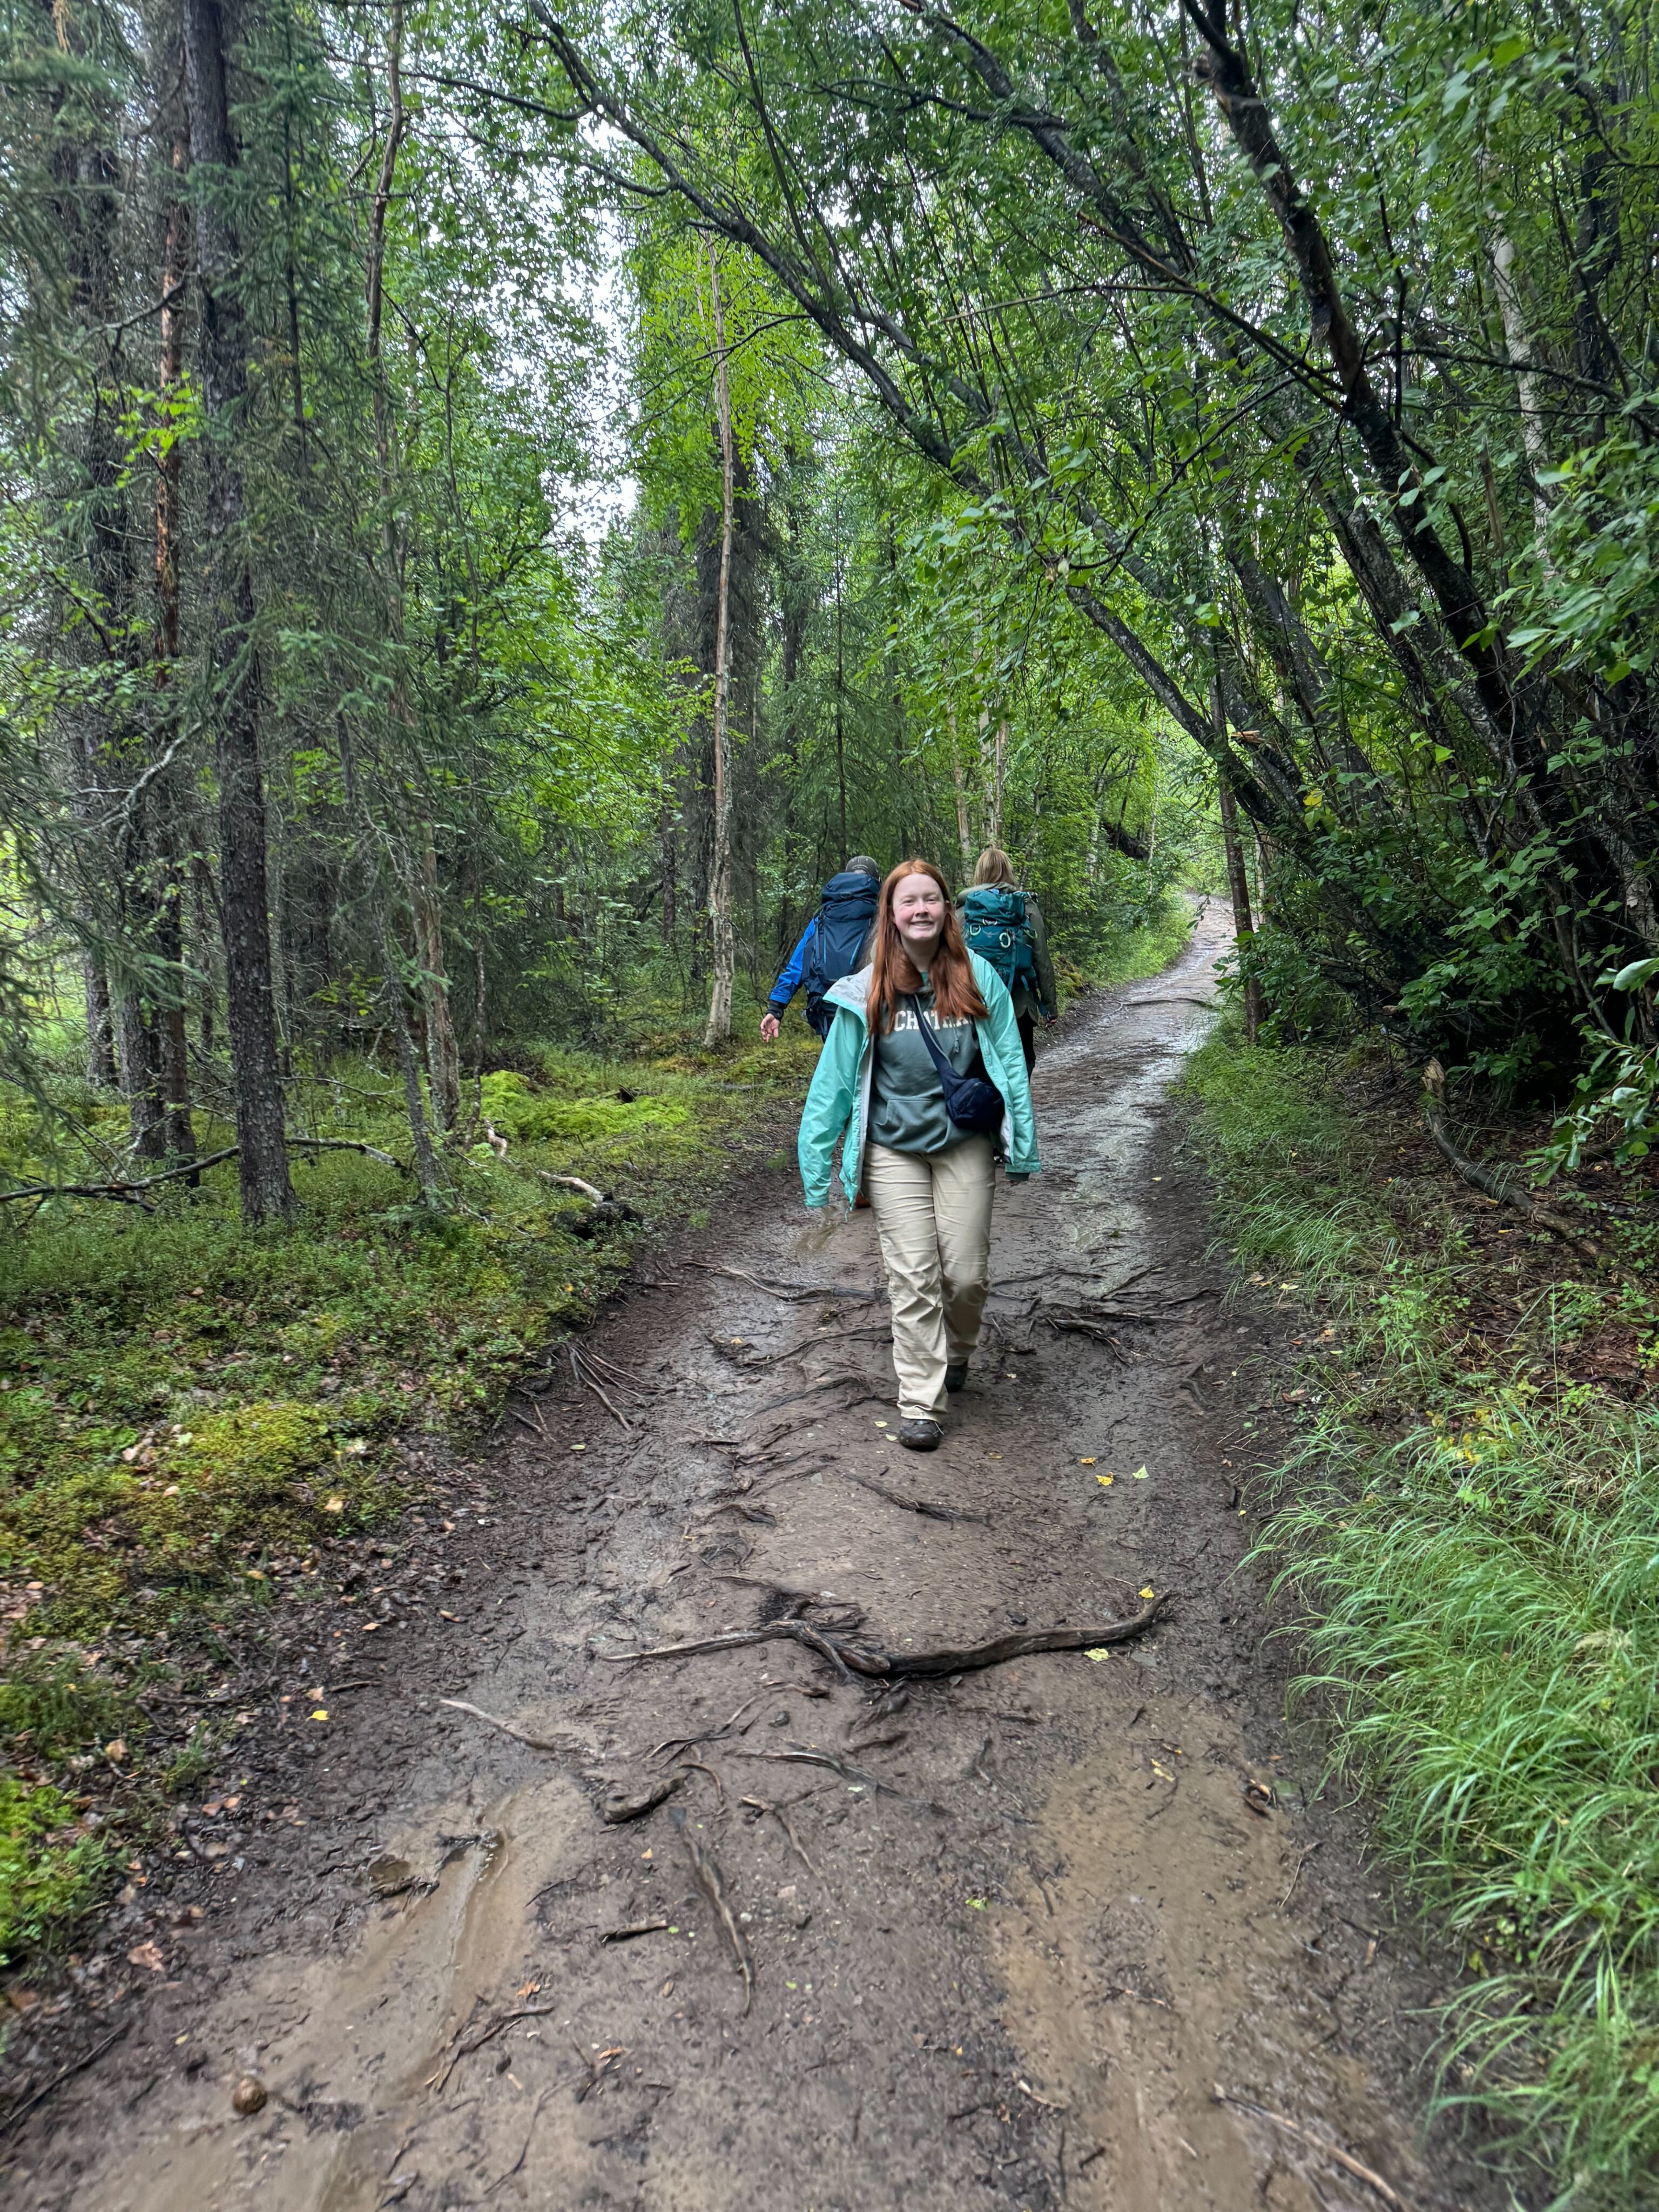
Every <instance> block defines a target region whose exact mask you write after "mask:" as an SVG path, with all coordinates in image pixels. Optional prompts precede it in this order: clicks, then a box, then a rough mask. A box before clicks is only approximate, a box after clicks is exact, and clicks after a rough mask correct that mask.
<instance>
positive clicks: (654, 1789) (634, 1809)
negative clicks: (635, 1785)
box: [599, 1773, 684, 1828]
mask: <svg viewBox="0 0 1659 2212" xmlns="http://www.w3.org/2000/svg"><path fill="white" fill-rule="evenodd" d="M683 1780H684V1776H682V1775H680V1774H678V1773H676V1774H666V1775H665V1776H664V1777H663V1778H662V1780H661V1781H660V1782H653V1783H652V1784H650V1786H649V1787H648V1788H647V1789H644V1790H635V1793H634V1795H633V1796H631V1797H622V1796H611V1797H607V1798H606V1799H605V1802H604V1804H603V1805H601V1806H600V1808H599V1818H600V1820H603V1821H604V1822H605V1826H607V1827H610V1828H619V1827H621V1826H622V1825H623V1821H624V1820H643V1819H644V1818H645V1815H646V1814H647V1813H651V1812H654V1811H655V1810H656V1808H657V1807H658V1806H659V1805H660V1804H661V1802H662V1801H663V1799H664V1798H665V1797H671V1796H673V1794H674V1792H675V1791H676V1790H678V1788H679V1786H680V1784H681V1782H682V1781H683Z"/></svg>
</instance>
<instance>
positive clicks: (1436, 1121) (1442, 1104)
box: [1423, 1060, 1601, 1267]
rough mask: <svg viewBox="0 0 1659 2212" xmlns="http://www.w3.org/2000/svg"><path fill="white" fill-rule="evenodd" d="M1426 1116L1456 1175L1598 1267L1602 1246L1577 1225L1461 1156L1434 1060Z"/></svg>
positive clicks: (1426, 1081)
mask: <svg viewBox="0 0 1659 2212" xmlns="http://www.w3.org/2000/svg"><path fill="white" fill-rule="evenodd" d="M1423 1112H1424V1115H1425V1119H1426V1120H1427V1121H1428V1125H1429V1134H1430V1135H1431V1137H1432V1138H1433V1139H1434V1141H1435V1144H1436V1145H1437V1147H1438V1148H1439V1151H1440V1153H1441V1156H1442V1158H1443V1159H1444V1160H1445V1161H1446V1162H1447V1164H1448V1165H1449V1167H1450V1169H1451V1170H1452V1172H1453V1174H1454V1175H1455V1176H1459V1177H1461V1178H1462V1181H1463V1182H1466V1183H1469V1184H1471V1185H1472V1186H1473V1187H1474V1188H1475V1189H1476V1190H1478V1191H1480V1192H1481V1193H1482V1194H1483V1195H1484V1196H1486V1197H1487V1198H1490V1199H1492V1200H1493V1201H1494V1203H1496V1204H1497V1205H1498V1206H1509V1207H1510V1208H1511V1210H1512V1211H1513V1212H1516V1213H1518V1214H1520V1215H1521V1216H1522V1218H1523V1219H1524V1220H1528V1221H1535V1222H1536V1223H1537V1224H1538V1226H1539V1227H1540V1228H1541V1229H1547V1230H1548V1231H1549V1232H1550V1234H1551V1235H1552V1236H1553V1237H1559V1238H1560V1239H1561V1241H1562V1243H1564V1244H1571V1247H1572V1249H1573V1250H1574V1251H1575V1252H1577V1254H1578V1255H1580V1257H1581V1258H1583V1259H1585V1260H1588V1261H1589V1263H1590V1265H1591V1266H1592V1267H1599V1266H1600V1264H1601V1249H1600V1248H1599V1246H1597V1245H1595V1244H1594V1243H1591V1242H1590V1240H1589V1237H1582V1236H1580V1234H1579V1233H1578V1230H1577V1226H1576V1225H1575V1224H1574V1223H1572V1222H1571V1221H1569V1220H1568V1219H1567V1218H1566V1217H1565V1215H1564V1214H1559V1213H1557V1212H1555V1211H1554V1210H1553V1207H1550V1206H1540V1205H1539V1203H1538V1201H1537V1200H1536V1199H1532V1198H1528V1197H1526V1196H1524V1195H1523V1194H1522V1193H1521V1192H1520V1191H1518V1190H1516V1188H1514V1186H1513V1184H1512V1182H1511V1181H1510V1177H1509V1176H1504V1175H1499V1174H1498V1173H1497V1172H1496V1171H1495V1170H1493V1169H1492V1168H1483V1167H1482V1166H1481V1165H1480V1162H1479V1161H1478V1160H1472V1159H1471V1158H1469V1157H1468V1153H1467V1152H1459V1150H1458V1149H1457V1146H1455V1144H1454V1142H1453V1141H1452V1135H1451V1132H1450V1130H1449V1127H1447V1124H1446V1073H1445V1070H1444V1069H1443V1067H1442V1066H1441V1065H1440V1062H1439V1061H1438V1060H1431V1061H1430V1062H1429V1064H1428V1066H1426V1067H1425V1069H1424V1071H1423Z"/></svg>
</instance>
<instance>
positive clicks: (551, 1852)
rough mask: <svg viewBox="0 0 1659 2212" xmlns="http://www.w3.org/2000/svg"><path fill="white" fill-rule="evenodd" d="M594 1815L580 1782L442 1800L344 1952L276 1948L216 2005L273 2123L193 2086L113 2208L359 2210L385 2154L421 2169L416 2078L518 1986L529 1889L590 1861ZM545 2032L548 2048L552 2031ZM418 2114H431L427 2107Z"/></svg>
mask: <svg viewBox="0 0 1659 2212" xmlns="http://www.w3.org/2000/svg"><path fill="white" fill-rule="evenodd" d="M591 1825H592V1813H591V1811H590V1809H589V1807H588V1804H587V1802H586V1798H585V1797H584V1796H583V1795H582V1793H581V1792H580V1790H578V1789H577V1788H576V1787H575V1785H574V1784H573V1783H571V1782H569V1781H568V1780H566V1779H564V1778H550V1779H547V1780H544V1781H538V1782H535V1783H533V1784H529V1785H527V1786H526V1788H524V1789H522V1790H515V1791H513V1793H512V1795H511V1796H507V1797H505V1798H503V1799H501V1801H500V1802H498V1803H495V1804H493V1805H489V1806H487V1807H483V1808H479V1807H477V1806H476V1805H469V1804H467V1803H466V1802H462V1801H457V1802H451V1803H449V1804H447V1805H444V1806H441V1807H440V1808H438V1809H437V1811H436V1812H435V1814H433V1815H432V1816H431V1817H429V1818H428V1820H424V1821H423V1822H422V1824H421V1826H420V1828H419V1830H418V1831H416V1832H413V1833H411V1834H407V1835H404V1836H400V1837H398V1838H396V1839H395V1840H394V1841H393V1843H392V1844H391V1845H390V1846H389V1847H388V1849H387V1850H386V1852H385V1853H383V1854H382V1858H383V1859H399V1860H403V1861H405V1862H406V1863H408V1865H409V1867H410V1869H411V1870H412V1872H413V1873H414V1875H415V1877H416V1881H415V1887H413V1889H411V1890H410V1891H409V1892H408V1893H405V1894H404V1895H403V1896H401V1897H400V1898H398V1899H396V1900H395V1901H392V1902H387V1903H384V1904H382V1905H380V1908H379V1910H378V1912H377V1915H376V1917H374V1918H372V1919H371V1920H370V1921H369V1922H368V1923H367V1925H366V1927H365V1929H364V1930H363V1932H362V1935H361V1936H360V1937H359V1938H358V1940H357V1942H356V1945H355V1947H354V1948H353V1949H352V1950H351V1951H350V1952H349V1954H347V1955H346V1956H345V1957H344V1958H342V1957H340V1956H339V1955H338V1954H334V1953H325V1954H322V1955H321V1956H320V1957H317V1958H312V1959H307V1960H305V1961H304V1963H303V1964H301V1965H300V1966H297V1968H296V1966H295V1961H294V1960H293V1959H292V1958H291V1957H289V1956H288V1955H286V1954H277V1955H276V1956H274V1957H272V1958H270V1959H268V1960H264V1961H262V1962H261V1963H260V1964H259V1966H257V1967H256V1968H255V1970H254V1972H253V1973H252V1977H251V1978H250V1981H249V1984H248V1985H247V1988H246V1990H245V1992H244V1993H243V1996H242V1997H241V1999H240V2002H234V2001H233V2000H229V1999H227V2000H224V2001H222V2006H221V2008H220V2010H219V2014H218V2017H217V2018H216V2021H215V2028H216V2033H219V2034H220V2035H222V2036H223V2038H224V2039H225V2040H226V2041H227V2043H228V2044H232V2045H233V2047H234V2048H236V2049H237V2051H238V2053H239V2062H240V2063H243V2064H246V2063H249V2062H250V2061H251V2060H252V2055H253V2053H254V2051H255V2050H256V2048H257V2049H258V2062H257V2070H258V2072H259V2074H260V2075H261V2076H262V2078H263V2079H264V2081H265V2083H266V2085H267V2087H268V2088H269V2090H270V2105H269V2106H267V2107H266V2115H268V2117H266V2116H262V2117H261V2119H260V2121H259V2122H258V2124H256V2126H254V2127H253V2128H252V2129H250V2127H249V2125H248V2124H247V2123H246V2121H243V2120H239V2119H236V2118H234V2117H233V2116H232V2114H231V2112H230V2111H229V2108H228V2096H227V2094H226V2090H225V2087H224V2086H223V2085H222V2083H221V2084H219V2085H216V2086H213V2087H207V2086H204V2104H206V2105H207V2106H208V2107H209V2109H208V2110H207V2111H206V2112H204V2113H202V2114H200V2115H198V2116H197V2117H195V2118H187V2119H185V2121H184V2122H183V2123H182V2124H179V2125H178V2126H176V2127H175V2128H173V2129H172V2130H169V2131H167V2133H166V2134H164V2135H162V2136H158V2137H155V2138H153V2139H152V2140H151V2141H149V2142H147V2143H146V2144H145V2145H144V2146H143V2151H142V2154H140V2155H139V2156H138V2157H136V2158H135V2159H134V2160H132V2161H131V2164H130V2165H129V2166H128V2167H127V2169H126V2171H125V2173H124V2174H123V2176H122V2177H121V2181H122V2186H121V2188H120V2191H119V2193H118V2194H116V2195H114V2196H112V2197H108V2198H106V2200H105V2202H106V2203H107V2205H108V2207H109V2212H185V2209H186V2208H191V2212H194V2208H204V2212H205V2208H207V2207H213V2208H215V2212H219V2208H225V2212H229V2208H232V2207H240V2206H243V2205H247V2206H252V2205H255V2204H257V2205H258V2207H259V2208H260V2212H360V2208H362V2207H363V2206H365V2205H379V2204H380V2203H382V2202H385V2201H386V2190H387V2188H388V2187H389V2186H390V2185H392V2183H394V2182H395V2181H396V2180H397V2179H398V2175H397V2174H395V2173H392V2172H390V2169H391V2167H392V2164H393V2160H394V2157H396V2158H398V2163H399V2166H400V2167H401V2169H402V2171H403V2172H405V2173H406V2172H408V2171H409V2170H410V2164H409V2162H410V2160H413V2161H414V2163H415V2164H416V2165H418V2150H419V2136H420V2133H421V2122H422V2111H423V2106H426V2105H428V2104H429V2103H430V2102H431V2094H430V2090H429V2088H428V2083H429V2082H430V2081H431V2079H432V2077H433V2076H434V2075H435V2074H437V2073H439V2072H440V2070H441V2068H442V2067H443V2065H444V2063H445V2060H446V2057H447V2054H448V2053H449V2052H450V2051H451V2050H452V2048H453V2045H454V2042H455V2040H456V2039H457V2038H458V2037H459V2035H460V2034H461V2033H463V2031H464V2030H465V2027H467V2026H468V2024H469V2022H470V2021H471V2020H472V2018H473V2015H474V2014H475V2013H476V2014H477V2015H478V2016H479V2017H480V2018H482V2017H483V2015H485V2013H486V2012H487V2011H488V2009H489V2006H490V2005H491V2004H492V2003H495V2002H499V2001H500V1992H501V1990H502V1989H503V1988H505V1989H508V1990H511V1989H512V1988H513V1987H514V1985H515V1984H520V1985H521V1984H523V1982H524V1979H525V1975H524V1973H522V1972H519V1971H518V1970H519V1969H520V1967H526V1970H527V1966H528V1962H529V1961H530V1960H531V1958H532V1945H533V1943H534V1939H535V1921H534V1916H533V1912H532V1905H533V1904H534V1900H535V1899H536V1896H537V1894H538V1892H539V1891H541V1890H542V1889H544V1887H546V1886H547V1885H548V1884H550V1883H551V1882H556V1881H560V1880H561V1879H566V1878H568V1877H569V1876H571V1875H574V1874H575V1873H576V1872H577V1871H578V1870H579V1869H580V1868H582V1867H583V1866H584V1865H585V1864H586V1860H587V1857H588V1855H589V1854H588V1845H589V1841H590V1838H589V1830H590V1828H591ZM520 2002H525V2003H529V2004H534V2003H535V2002H537V1998H536V1997H535V1996H527V1997H526V1998H524V1999H522V2000H520ZM544 2002H545V2001H544ZM547 2027H548V2031H549V2040H550V2041H552V2040H554V2032H555V2031H556V2030H557V2028H558V2022H557V2021H556V2019H552V2018H550V2019H549V2021H548V2022H547ZM239 2031H240V2033H239ZM431 2117H432V2118H433V2119H435V2120H436V2119H439V2118H441V2117H442V2116H441V2114H440V2113H439V2112H437V2110H436V2108H435V2106H434V2107H433V2109H432V2112H431ZM400 2145H406V2146H407V2148H404V2150H403V2151H402V2153H401V2156H399V2151H400ZM135 2168H137V2169H139V2170H135Z"/></svg>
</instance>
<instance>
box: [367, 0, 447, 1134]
mask: <svg viewBox="0 0 1659 2212" xmlns="http://www.w3.org/2000/svg"><path fill="white" fill-rule="evenodd" d="M403 61H404V9H403V5H402V0H393V6H392V14H391V19H390V21H389V23H388V26H387V29H386V95H387V102H388V111H387V116H386V141H385V143H384V144H383V146H382V147H381V149H380V170H379V173H378V174H377V176H376V178H375V184H374V200H373V201H372V203H371V204H370V207H369V218H368V270H367V281H366V285H365V291H366V301H365V304H366V307H367V310H368V367H369V379H370V383H371V386H372V389H373V393H374V453H375V459H376V461H377V464H378V466H379V471H380V507H381V514H382V526H381V544H382V548H383V550H384V553H385V556H386V595H387V629H388V630H389V632H390V641H391V643H392V648H393V650H394V652H396V653H398V671H397V678H396V682H395V684H394V685H393V688H392V720H393V721H394V722H395V723H396V724H398V726H399V728H400V732H401V734H402V738H403V742H404V746H405V748H406V750H407V751H408V753H409V754H410V757H412V758H418V756H419V751H420V746H419V732H418V729H417V727H416V715H415V711H414V708H413V705H412V703H411V702H410V696H409V680H408V675H407V671H405V669H404V666H403V665H402V652H403V646H404V635H405V628H404V562H405V559H406V556H407V548H406V546H405V544H404V539H403V535H402V533H401V532H400V531H399V528H398V519H397V513H396V502H397V493H398V465H397V457H396V454H395V453H394V452H393V450H392V395H391V392H390V391H389V390H388V388H387V384H386V359H385V354H384V350H383V347H382V342H381V337H382V329H383V325H384V320H385V306H386V217H387V215H388V213H389V211H390V210H391V206H392V194H393V191H394V189H395V186H396V184H397V176H398V155H399V154H400V152H401V151H402V149H403V143H404V137H405V136H406V135H407V131H408V127H409V113H408V109H407V107H406V106H405V104H404V76H403ZM411 835H412V842H413V845H414V852H413V854H412V860H413V875H414V885H413V891H412V896H411V900H410V904H411V906H412V908H413V911H414V918H415V952H416V961H417V962H418V963H419V967H420V971H421V972H420V982H419V993H420V1001H421V1012H422V1018H423V1022H424V1026H425V1030H426V1064H427V1085H428V1092H429V1094H430V1097H431V1103H432V1119H433V1121H435V1123H436V1125H437V1128H438V1133H439V1134H440V1135H441V1136H443V1135H448V1134H449V1133H452V1132H453V1131H454V1130H455V1129H456V1128H457V1127H459V1121H460V1112H461V1056H460V1048H459V1044H458V1043H457V1042H456V1037H455V1019H454V1013H453V1009H452V1007H451V1006H450V1003H449V978H448V972H447V969H446V966H445V963H444V939H443V903H442V899H441V894H440V891H439V885H438V849H437V838H436V834H435V829H434V825H433V822H432V818H431V814H430V811H429V810H428V808H427V806H426V805H424V803H423V801H422V799H420V798H419V797H418V796H417V797H416V821H415V823H414V824H413V826H412V832H411Z"/></svg>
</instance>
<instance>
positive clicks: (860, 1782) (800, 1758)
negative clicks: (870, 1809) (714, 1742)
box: [732, 1743, 945, 1814]
mask: <svg viewBox="0 0 1659 2212" xmlns="http://www.w3.org/2000/svg"><path fill="white" fill-rule="evenodd" d="M732 1758H733V1759H769V1760H772V1761H774V1762H775V1763H777V1764H780V1765H785V1766H827V1767H828V1768H829V1771H830V1772H831V1774H839V1775H840V1777H841V1778H842V1781H843V1782H850V1783H851V1784H852V1785H853V1787H854V1789H855V1790H874V1791H875V1792H876V1793H877V1795H878V1796H882V1797H896V1798H897V1799H898V1801H899V1802H900V1804H901V1805H914V1806H915V1807H916V1808H917V1809H918V1810H919V1811H921V1812H923V1813H941V1814H942V1813H943V1812H944V1811H945V1807H944V1806H943V1805H936V1804H934V1802H933V1799H932V1798H931V1797H911V1796H907V1795H906V1794H905V1792H904V1791H903V1790H896V1789H895V1788H894V1787H893V1785H892V1784H891V1783H890V1782H884V1781H883V1780H882V1778H881V1777H880V1775H878V1774H872V1773H871V1772H870V1771H868V1769H867V1768H865V1767H862V1766H854V1764H853V1762H852V1760H851V1759H838V1758H837V1757H836V1754H835V1753H834V1752H833V1751H813V1750H810V1749H808V1747H806V1746H805V1744H799V1743H792V1744H790V1745H789V1746H788V1747H787V1748H786V1749H785V1750H782V1751H734V1752H733V1753H732Z"/></svg>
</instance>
